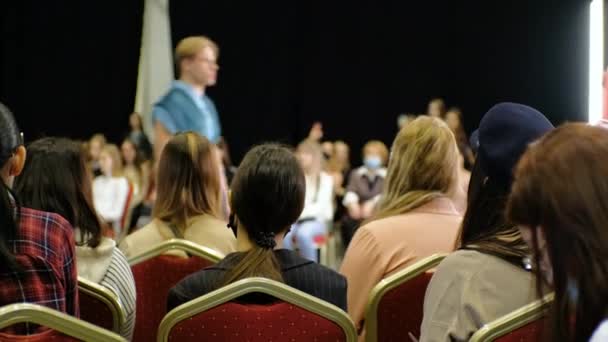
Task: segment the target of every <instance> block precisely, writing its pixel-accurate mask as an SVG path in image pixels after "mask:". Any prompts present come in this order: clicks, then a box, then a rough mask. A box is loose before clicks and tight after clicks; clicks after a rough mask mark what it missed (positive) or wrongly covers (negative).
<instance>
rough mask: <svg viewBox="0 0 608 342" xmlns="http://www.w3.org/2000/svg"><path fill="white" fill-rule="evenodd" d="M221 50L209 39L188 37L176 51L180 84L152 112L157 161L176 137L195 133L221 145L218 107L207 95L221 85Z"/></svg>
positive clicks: (178, 45) (172, 88)
mask: <svg viewBox="0 0 608 342" xmlns="http://www.w3.org/2000/svg"><path fill="white" fill-rule="evenodd" d="M218 57H219V48H218V46H217V44H216V43H215V42H213V41H212V40H211V39H209V38H207V37H205V36H193V37H187V38H184V39H182V40H180V42H179V43H178V44H177V47H176V48H175V64H176V66H177V69H178V72H179V80H176V81H174V82H173V84H172V85H171V89H169V91H168V92H167V94H165V95H164V96H163V97H162V98H160V100H158V102H157V103H156V104H155V105H154V108H153V109H152V119H153V122H154V132H155V135H154V136H155V143H154V151H155V153H154V156H155V158H154V159H155V160H158V159H159V156H160V153H161V151H162V149H163V147H164V146H165V144H166V143H167V142H168V141H169V139H171V136H172V135H175V134H176V133H179V132H185V131H194V132H196V133H198V134H200V135H202V136H204V137H206V138H207V139H209V141H211V142H212V143H214V144H215V143H217V142H218V141H219V138H220V136H221V135H222V131H221V127H220V120H219V115H218V113H217V109H216V108H215V104H214V103H213V101H212V100H211V98H209V96H207V94H206V93H205V92H206V90H207V88H208V87H212V86H214V85H215V83H216V82H217V72H218V70H219V66H218V64H217V59H218Z"/></svg>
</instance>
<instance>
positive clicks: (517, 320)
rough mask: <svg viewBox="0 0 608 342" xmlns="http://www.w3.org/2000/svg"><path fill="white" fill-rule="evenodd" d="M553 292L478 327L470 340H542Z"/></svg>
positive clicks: (529, 341) (522, 341)
mask: <svg viewBox="0 0 608 342" xmlns="http://www.w3.org/2000/svg"><path fill="white" fill-rule="evenodd" d="M553 297H554V294H553V293H550V294H548V295H546V296H545V297H544V298H542V299H539V300H537V301H535V302H533V303H530V304H528V305H526V306H523V307H521V308H519V309H517V310H515V311H513V312H511V313H508V314H506V315H504V316H502V317H500V318H498V319H496V320H494V321H492V322H490V323H488V324H486V325H484V326H483V327H482V328H481V329H479V330H478V331H477V332H475V334H473V336H471V339H470V340H469V341H470V342H485V341H497V342H498V341H500V342H511V341H517V342H532V341H542V340H543V335H542V334H543V328H544V326H545V323H546V319H545V315H546V313H547V310H548V308H549V306H551V303H552V302H553Z"/></svg>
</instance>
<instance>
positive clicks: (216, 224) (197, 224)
mask: <svg viewBox="0 0 608 342" xmlns="http://www.w3.org/2000/svg"><path fill="white" fill-rule="evenodd" d="M174 237H175V236H174V235H173V233H172V231H171V229H170V228H169V227H168V226H167V224H166V223H164V222H162V221H160V220H158V219H154V220H152V222H150V223H149V224H147V225H145V226H144V227H142V228H141V229H139V230H137V231H136V232H135V233H133V234H131V235H129V236H127V237H126V238H125V239H124V240H123V241H122V242H121V243H120V245H119V248H120V249H121V250H122V252H123V253H124V254H125V255H126V256H127V258H130V257H132V256H134V255H138V254H141V253H143V252H145V251H147V250H149V249H150V248H151V247H152V246H155V245H158V244H159V243H161V242H163V241H166V240H169V239H171V238H174ZM184 239H186V240H189V241H192V242H194V243H197V244H199V245H201V246H204V247H208V248H211V249H213V250H215V251H218V252H220V253H221V254H223V255H226V254H229V253H232V252H235V251H236V238H235V237H234V234H233V233H232V230H230V229H228V228H227V227H226V222H224V221H221V220H218V219H216V218H214V217H212V216H210V215H199V216H195V217H193V218H191V219H190V225H189V226H188V228H186V231H185V232H184Z"/></svg>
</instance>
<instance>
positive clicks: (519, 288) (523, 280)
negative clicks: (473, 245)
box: [420, 250, 536, 342]
mask: <svg viewBox="0 0 608 342" xmlns="http://www.w3.org/2000/svg"><path fill="white" fill-rule="evenodd" d="M534 284H535V283H534V280H533V275H532V274H531V273H530V272H528V271H525V270H524V269H523V267H517V266H515V265H513V264H511V263H509V262H507V261H505V260H502V259H500V258H498V257H495V256H492V255H488V254H484V253H480V252H476V251H469V250H459V251H456V252H454V253H452V254H451V255H449V256H448V257H447V258H446V259H444V260H443V261H442V262H441V264H440V265H439V267H438V268H437V270H436V272H435V274H434V275H433V278H432V280H431V282H430V284H429V287H428V288H427V290H426V295H425V298H424V320H423V321H422V327H421V336H420V341H421V342H423V341H425V342H426V341H429V342H430V341H442V342H443V341H468V340H469V338H470V337H471V335H473V333H474V332H475V331H477V330H478V329H479V328H481V327H482V326H483V325H484V324H485V323H488V322H490V321H493V320H494V319H497V318H499V317H501V316H503V315H505V314H507V313H509V312H511V311H513V310H515V309H517V308H520V307H522V306H524V305H526V304H528V303H530V302H532V301H534V300H535V299H536V285H534Z"/></svg>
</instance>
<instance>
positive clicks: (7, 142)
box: [0, 104, 80, 334]
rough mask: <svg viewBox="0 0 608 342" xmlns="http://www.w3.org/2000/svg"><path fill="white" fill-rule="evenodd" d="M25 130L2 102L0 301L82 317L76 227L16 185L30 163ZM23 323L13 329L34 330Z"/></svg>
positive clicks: (0, 143)
mask: <svg viewBox="0 0 608 342" xmlns="http://www.w3.org/2000/svg"><path fill="white" fill-rule="evenodd" d="M25 156H26V150H25V147H24V146H23V134H21V133H20V132H19V128H18V127H17V123H16V122H15V118H14V117H13V114H12V113H11V112H10V111H9V109H8V108H6V107H5V106H4V105H2V104H0V177H2V191H0V225H1V227H2V228H1V229H0V306H4V305H8V304H13V303H33V304H39V305H43V306H48V307H50V308H51V309H55V310H58V311H61V312H65V313H67V314H69V315H72V316H76V317H78V316H79V313H80V311H79V308H78V278H77V273H76V262H75V260H74V235H73V228H72V226H71V225H70V223H69V222H68V221H66V220H65V219H64V218H63V217H61V216H59V215H58V214H54V213H49V212H45V211H39V210H35V209H31V208H27V207H23V206H21V204H20V202H19V197H18V196H16V195H15V194H14V193H13V192H12V190H11V188H12V186H13V183H14V180H15V177H16V176H19V174H20V173H21V171H22V170H23V166H24V164H25V159H26V158H25ZM36 329H37V328H34V327H33V326H32V325H27V324H25V325H17V326H13V327H11V328H8V329H4V330H3V331H4V332H7V333H12V334H13V333H16V334H31V333H34V332H36Z"/></svg>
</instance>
